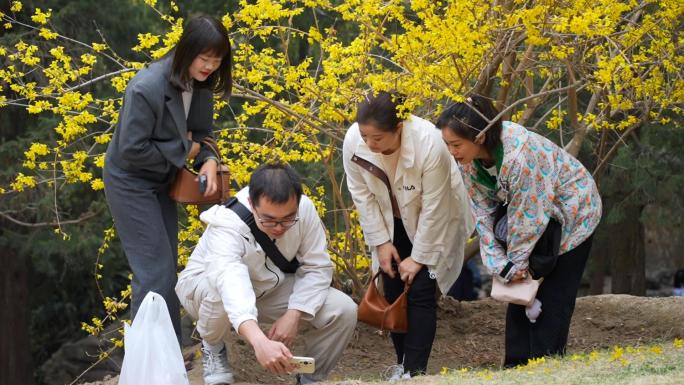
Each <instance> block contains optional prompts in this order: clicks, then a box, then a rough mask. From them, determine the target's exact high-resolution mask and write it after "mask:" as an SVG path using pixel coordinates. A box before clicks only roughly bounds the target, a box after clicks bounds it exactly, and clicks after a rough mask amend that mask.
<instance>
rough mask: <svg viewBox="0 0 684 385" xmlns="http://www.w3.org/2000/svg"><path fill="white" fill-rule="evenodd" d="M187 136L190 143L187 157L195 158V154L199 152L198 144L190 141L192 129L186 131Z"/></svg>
mask: <svg viewBox="0 0 684 385" xmlns="http://www.w3.org/2000/svg"><path fill="white" fill-rule="evenodd" d="M187 138H188V140H189V141H190V143H192V144H191V145H190V151H189V152H188V158H187V159H195V157H196V156H197V154H199V152H200V144H199V143H197V142H193V141H192V131H188V134H187Z"/></svg>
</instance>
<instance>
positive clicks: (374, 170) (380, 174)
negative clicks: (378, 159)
mask: <svg viewBox="0 0 684 385" xmlns="http://www.w3.org/2000/svg"><path fill="white" fill-rule="evenodd" d="M351 160H352V162H354V163H356V164H358V165H359V166H361V168H363V169H364V170H366V171H368V172H370V173H371V174H373V175H375V176H376V177H377V178H378V179H380V180H381V181H382V183H384V184H385V186H386V187H387V192H388V193H389V196H390V201H391V202H392V214H394V216H395V217H397V218H401V213H400V212H399V204H398V203H397V198H396V197H395V196H394V194H392V186H391V185H390V182H389V178H388V177H387V174H385V172H384V171H382V169H381V168H380V167H378V166H376V165H374V164H373V163H371V162H369V161H367V160H365V159H363V158H362V157H360V156H358V155H356V154H354V155H352V158H351Z"/></svg>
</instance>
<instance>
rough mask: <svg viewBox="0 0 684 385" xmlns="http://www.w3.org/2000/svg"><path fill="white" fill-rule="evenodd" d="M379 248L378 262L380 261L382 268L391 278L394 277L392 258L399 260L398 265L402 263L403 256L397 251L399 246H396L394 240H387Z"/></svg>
mask: <svg viewBox="0 0 684 385" xmlns="http://www.w3.org/2000/svg"><path fill="white" fill-rule="evenodd" d="M377 249H378V262H380V268H381V269H382V271H384V272H385V273H386V274H387V275H389V276H390V278H394V269H393V268H392V260H394V261H396V262H397V265H398V264H400V263H401V258H400V257H399V253H398V252H397V248H396V247H394V245H393V244H392V242H390V241H387V242H385V243H383V244H382V245H380V246H378V247H377Z"/></svg>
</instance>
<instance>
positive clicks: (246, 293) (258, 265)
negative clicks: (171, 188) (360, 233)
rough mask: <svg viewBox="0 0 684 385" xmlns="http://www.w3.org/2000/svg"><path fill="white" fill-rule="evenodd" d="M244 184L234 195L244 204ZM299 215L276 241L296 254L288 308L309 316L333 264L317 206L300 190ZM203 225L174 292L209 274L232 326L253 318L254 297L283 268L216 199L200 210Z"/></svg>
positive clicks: (187, 291)
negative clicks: (295, 222) (296, 265)
mask: <svg viewBox="0 0 684 385" xmlns="http://www.w3.org/2000/svg"><path fill="white" fill-rule="evenodd" d="M248 195H249V188H248V187H245V188H243V189H242V190H240V191H239V192H238V193H237V194H236V197H237V198H238V200H239V201H240V202H241V203H242V204H244V205H245V206H246V207H247V208H248V209H249V208H250V205H249V203H248V201H247V197H248ZM298 216H299V221H298V222H297V224H295V225H294V226H292V227H291V228H290V229H289V230H288V231H287V232H286V233H285V234H284V235H283V237H282V238H279V239H277V240H276V246H278V249H279V250H280V252H281V253H282V254H283V256H284V257H285V258H286V259H287V260H292V259H293V258H297V260H298V261H299V263H300V265H299V268H298V269H297V272H296V273H295V274H294V279H295V283H294V289H293V290H292V294H290V301H289V305H288V309H295V310H300V311H302V312H304V317H303V319H305V320H310V319H312V318H313V317H315V316H316V313H317V312H318V310H319V309H320V308H321V306H323V303H324V302H325V298H326V297H327V295H328V289H329V288H330V283H331V282H332V274H333V264H332V262H331V261H330V255H328V250H327V241H326V238H325V229H324V228H323V224H322V222H321V219H320V218H319V216H318V213H317V212H316V208H315V207H314V205H313V203H312V202H311V200H310V199H309V198H307V197H306V196H304V195H302V198H301V200H300V202H299V212H298ZM200 219H201V220H202V221H203V222H204V223H206V224H207V225H208V226H207V229H206V230H205V231H204V234H202V238H200V240H199V243H198V244H197V246H196V247H195V250H194V251H193V252H192V255H191V256H190V260H189V261H188V264H187V266H186V267H185V269H184V270H183V271H182V272H181V273H180V275H179V276H178V283H177V284H176V294H178V297H179V298H181V302H184V299H183V298H184V297H185V298H187V299H192V297H193V295H194V292H195V288H196V287H197V285H198V284H199V282H200V280H204V279H206V280H208V282H209V284H210V285H212V286H213V287H215V288H216V291H218V292H219V293H220V295H221V301H222V302H223V306H224V309H225V311H226V313H228V316H229V318H230V321H231V323H232V324H233V327H234V328H235V330H237V329H238V328H239V327H240V324H242V323H243V322H244V321H247V320H250V319H251V320H256V319H257V308H256V300H257V298H259V297H261V296H263V295H264V294H266V293H268V292H270V291H272V290H275V289H277V288H278V287H280V286H281V285H282V283H283V282H284V278H285V273H283V272H282V271H281V270H280V269H279V268H278V267H277V266H276V265H275V264H274V263H273V262H272V261H271V260H270V259H268V258H266V254H265V253H264V251H263V249H262V248H261V246H259V244H258V243H257V242H256V241H255V239H254V236H253V235H252V232H251V231H250V229H249V226H247V225H246V224H245V223H244V222H243V221H242V219H240V217H239V216H238V215H237V214H235V212H233V210H231V209H229V208H227V207H225V206H223V205H216V206H213V207H211V208H210V209H209V210H207V211H205V212H203V213H202V214H201V215H200Z"/></svg>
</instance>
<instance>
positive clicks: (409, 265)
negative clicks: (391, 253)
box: [399, 257, 423, 285]
mask: <svg viewBox="0 0 684 385" xmlns="http://www.w3.org/2000/svg"><path fill="white" fill-rule="evenodd" d="M422 268H423V264H422V263H418V262H416V261H414V260H413V258H411V257H408V258H406V259H404V260H403V261H401V263H400V264H399V277H401V280H402V281H404V282H406V283H408V284H409V285H410V284H412V283H413V278H415V277H416V274H418V272H419V271H420V269H422Z"/></svg>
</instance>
